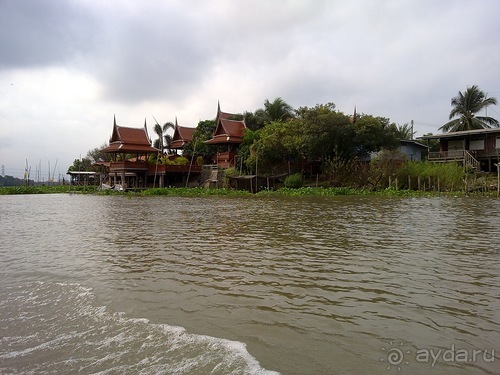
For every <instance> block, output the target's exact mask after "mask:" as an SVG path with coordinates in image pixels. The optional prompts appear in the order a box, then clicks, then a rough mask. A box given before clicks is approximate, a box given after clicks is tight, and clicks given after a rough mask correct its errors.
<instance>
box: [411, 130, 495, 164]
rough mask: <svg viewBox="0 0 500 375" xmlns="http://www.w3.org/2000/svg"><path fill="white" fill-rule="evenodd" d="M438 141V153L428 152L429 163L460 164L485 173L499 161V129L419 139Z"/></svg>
mask: <svg viewBox="0 0 500 375" xmlns="http://www.w3.org/2000/svg"><path fill="white" fill-rule="evenodd" d="M419 139H422V140H427V141H430V140H438V141H439V151H436V152H429V161H433V162H460V163H463V164H464V166H470V167H472V168H475V169H477V170H482V171H486V172H493V171H495V163H499V161H500V128H493V129H475V130H466V131H458V132H452V133H445V134H437V135H426V136H423V137H420V138H419Z"/></svg>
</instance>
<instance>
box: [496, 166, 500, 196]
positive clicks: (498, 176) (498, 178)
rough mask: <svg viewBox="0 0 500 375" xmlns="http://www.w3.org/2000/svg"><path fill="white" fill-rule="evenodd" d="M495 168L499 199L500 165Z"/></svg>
mask: <svg viewBox="0 0 500 375" xmlns="http://www.w3.org/2000/svg"><path fill="white" fill-rule="evenodd" d="M495 166H496V167H497V198H500V163H497V164H495Z"/></svg>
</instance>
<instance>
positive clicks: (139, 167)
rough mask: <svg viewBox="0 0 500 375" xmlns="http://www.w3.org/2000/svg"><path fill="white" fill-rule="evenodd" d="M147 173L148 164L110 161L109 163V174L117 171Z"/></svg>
mask: <svg viewBox="0 0 500 375" xmlns="http://www.w3.org/2000/svg"><path fill="white" fill-rule="evenodd" d="M123 170H126V171H147V170H148V163H147V162H145V161H128V160H125V161H112V162H110V163H109V171H110V172H118V171H123Z"/></svg>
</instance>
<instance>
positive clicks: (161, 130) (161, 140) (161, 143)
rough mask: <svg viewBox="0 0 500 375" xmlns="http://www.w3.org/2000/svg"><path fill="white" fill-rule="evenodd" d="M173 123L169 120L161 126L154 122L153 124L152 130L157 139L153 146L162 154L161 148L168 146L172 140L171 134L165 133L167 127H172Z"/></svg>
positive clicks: (167, 147)
mask: <svg viewBox="0 0 500 375" xmlns="http://www.w3.org/2000/svg"><path fill="white" fill-rule="evenodd" d="M173 128H174V124H173V123H171V122H166V123H165V124H163V126H161V125H160V124H158V123H156V124H155V126H154V132H155V133H156V135H158V139H157V140H155V141H154V144H153V146H154V147H155V148H157V149H159V150H160V151H161V153H162V154H163V150H165V149H169V148H170V143H171V142H172V136H171V135H170V134H167V131H168V129H173Z"/></svg>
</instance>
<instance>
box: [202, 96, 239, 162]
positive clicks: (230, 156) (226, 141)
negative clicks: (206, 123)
mask: <svg viewBox="0 0 500 375" xmlns="http://www.w3.org/2000/svg"><path fill="white" fill-rule="evenodd" d="M237 117H238V116H237V115H236V114H232V113H226V112H222V111H221V110H220V104H218V105H217V117H216V119H215V123H216V127H215V131H214V133H213V135H212V139H209V140H208V141H206V142H205V143H206V144H209V145H215V146H217V152H216V153H215V154H214V155H213V156H212V163H213V164H216V165H217V167H219V168H229V167H234V166H235V165H236V163H237V161H236V149H237V147H238V145H240V144H241V143H243V136H244V134H245V129H246V124H245V119H243V120H235V118H237Z"/></svg>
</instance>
